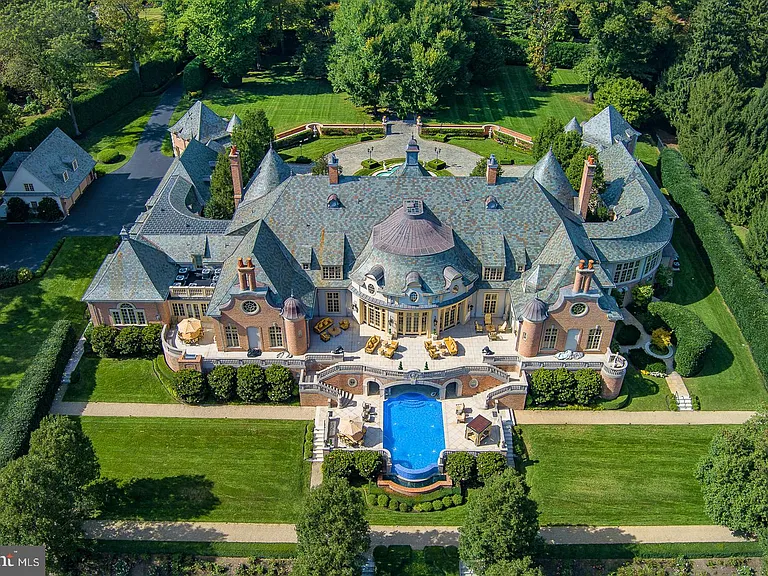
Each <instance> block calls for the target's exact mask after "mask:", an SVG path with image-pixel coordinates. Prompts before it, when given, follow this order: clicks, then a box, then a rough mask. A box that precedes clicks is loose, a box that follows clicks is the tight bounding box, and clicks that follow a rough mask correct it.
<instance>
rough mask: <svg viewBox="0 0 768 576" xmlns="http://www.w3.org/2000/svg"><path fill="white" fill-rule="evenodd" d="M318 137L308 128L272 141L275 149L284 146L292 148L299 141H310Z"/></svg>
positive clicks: (281, 148) (280, 148)
mask: <svg viewBox="0 0 768 576" xmlns="http://www.w3.org/2000/svg"><path fill="white" fill-rule="evenodd" d="M317 138H318V135H317V134H316V133H315V132H314V131H313V130H310V129H307V130H302V131H301V132H296V134H291V135H290V136H286V137H285V138H281V139H280V140H277V141H276V142H275V143H274V147H275V150H283V149H284V148H292V147H294V146H297V145H298V144H299V142H302V143H304V142H305V141H312V140H315V139H317Z"/></svg>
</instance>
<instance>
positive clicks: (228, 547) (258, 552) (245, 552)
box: [94, 540, 296, 558]
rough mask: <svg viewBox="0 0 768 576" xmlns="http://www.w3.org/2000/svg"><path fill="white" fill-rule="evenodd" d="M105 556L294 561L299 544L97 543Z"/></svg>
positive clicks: (99, 550)
mask: <svg viewBox="0 0 768 576" xmlns="http://www.w3.org/2000/svg"><path fill="white" fill-rule="evenodd" d="M94 548H95V551H96V552H98V553H101V554H190V555H194V556H222V557H232V558H251V557H255V558H293V557H294V556H296V544H268V543H261V542H152V541H143V540H96V541H95V542H94Z"/></svg>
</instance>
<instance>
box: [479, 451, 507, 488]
mask: <svg viewBox="0 0 768 576" xmlns="http://www.w3.org/2000/svg"><path fill="white" fill-rule="evenodd" d="M475 464H476V465H477V479H478V480H479V481H480V482H482V483H483V484H485V483H486V482H487V481H488V480H490V479H491V478H493V477H494V476H498V475H499V474H501V473H502V472H504V470H505V469H506V468H507V461H506V459H505V458H504V456H502V455H501V454H499V453H498V452H481V453H480V454H478V455H477V458H476V459H475Z"/></svg>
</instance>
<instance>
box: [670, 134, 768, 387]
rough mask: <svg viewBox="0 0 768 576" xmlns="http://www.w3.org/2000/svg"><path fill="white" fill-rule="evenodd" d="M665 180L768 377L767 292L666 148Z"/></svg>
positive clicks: (726, 227)
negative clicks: (704, 252) (702, 248)
mask: <svg viewBox="0 0 768 576" xmlns="http://www.w3.org/2000/svg"><path fill="white" fill-rule="evenodd" d="M661 179H662V182H663V184H664V186H665V187H666V188H667V190H668V191H669V193H670V195H671V196H672V198H673V199H674V201H675V202H677V203H678V204H679V205H680V206H681V207H682V208H683V210H684V211H685V214H683V215H682V216H683V218H682V219H683V222H685V224H686V225H688V226H689V229H690V230H691V232H692V233H693V234H692V235H693V236H694V239H696V240H697V241H698V242H700V243H701V245H702V246H703V247H704V250H705V251H706V253H707V256H708V257H709V262H710V264H711V267H712V272H713V274H714V278H715V284H717V287H718V288H719V289H720V293H721V294H722V296H723V300H725V303H726V304H727V305H728V308H730V310H731V312H732V313H733V316H734V318H735V319H736V323H737V324H738V325H739V328H740V329H741V333H742V334H743V335H744V338H745V339H746V341H747V343H748V344H749V346H750V348H751V350H752V356H753V357H754V359H755V362H757V365H758V367H759V368H760V371H761V372H762V373H763V375H765V374H768V331H766V330H765V327H766V326H768V292H766V288H765V286H764V285H763V283H762V282H761V281H760V279H759V278H758V277H757V275H756V274H755V272H754V271H753V270H752V268H751V267H750V266H749V262H748V261H747V258H746V256H745V254H744V250H743V249H742V247H741V243H740V242H739V240H738V238H736V236H735V235H734V233H733V231H732V229H731V227H730V226H729V225H728V223H727V222H726V221H725V220H724V219H723V217H722V216H721V215H720V214H719V213H718V211H717V209H716V208H715V206H714V204H712V201H711V200H710V198H709V196H708V195H707V194H706V193H705V192H704V189H703V188H702V186H701V184H700V182H699V181H698V180H697V179H696V178H695V177H694V175H693V174H692V173H691V169H690V168H689V166H688V164H687V163H686V162H685V160H684V159H683V157H682V156H681V155H680V153H679V152H678V151H676V150H672V149H671V148H665V149H664V151H663V152H662V154H661Z"/></svg>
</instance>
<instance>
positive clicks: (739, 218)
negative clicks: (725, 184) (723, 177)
mask: <svg viewBox="0 0 768 576" xmlns="http://www.w3.org/2000/svg"><path fill="white" fill-rule="evenodd" d="M766 202H768V151H766V152H763V154H761V155H760V156H758V157H757V159H756V160H755V161H754V162H752V165H751V166H750V167H749V170H747V171H746V172H745V173H744V174H743V175H742V176H741V178H739V181H738V184H736V187H735V188H734V189H733V194H731V196H730V197H729V201H728V206H727V208H726V211H727V218H728V220H730V221H731V222H733V223H734V224H741V225H746V224H747V223H749V221H750V218H751V217H752V214H753V213H754V212H755V211H756V210H757V209H758V208H760V206H762V205H763V204H765V203H766Z"/></svg>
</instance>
